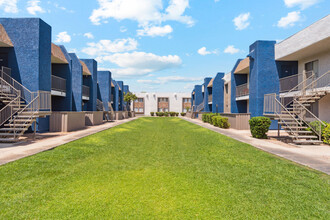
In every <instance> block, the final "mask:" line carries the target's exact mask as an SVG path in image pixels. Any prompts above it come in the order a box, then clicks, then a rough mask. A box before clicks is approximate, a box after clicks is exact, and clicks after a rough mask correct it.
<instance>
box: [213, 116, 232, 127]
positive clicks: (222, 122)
mask: <svg viewBox="0 0 330 220" xmlns="http://www.w3.org/2000/svg"><path fill="white" fill-rule="evenodd" d="M212 124H213V125H214V126H216V127H219V128H226V129H227V128H229V127H230V123H229V122H228V118H226V117H222V116H213V117H212Z"/></svg>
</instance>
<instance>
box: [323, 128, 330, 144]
mask: <svg viewBox="0 0 330 220" xmlns="http://www.w3.org/2000/svg"><path fill="white" fill-rule="evenodd" d="M322 139H323V142H324V143H325V144H330V123H329V124H327V126H326V127H325V128H324V129H323V132H322Z"/></svg>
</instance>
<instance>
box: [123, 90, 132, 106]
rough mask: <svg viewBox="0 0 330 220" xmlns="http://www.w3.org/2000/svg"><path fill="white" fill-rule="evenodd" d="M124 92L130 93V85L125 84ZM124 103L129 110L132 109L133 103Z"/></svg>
mask: <svg viewBox="0 0 330 220" xmlns="http://www.w3.org/2000/svg"><path fill="white" fill-rule="evenodd" d="M124 93H125V94H127V93H129V86H128V85H124ZM124 98H125V95H124ZM124 105H125V107H126V109H127V111H130V110H131V109H130V105H131V103H127V102H124Z"/></svg>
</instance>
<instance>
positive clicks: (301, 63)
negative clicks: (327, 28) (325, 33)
mask: <svg viewBox="0 0 330 220" xmlns="http://www.w3.org/2000/svg"><path fill="white" fill-rule="evenodd" d="M314 60H318V61H319V74H318V75H319V76H321V75H323V74H324V73H326V72H328V71H329V70H330V51H328V52H325V53H320V54H316V55H313V56H308V57H305V58H303V59H300V60H298V73H303V71H304V69H305V63H308V62H311V61H314Z"/></svg>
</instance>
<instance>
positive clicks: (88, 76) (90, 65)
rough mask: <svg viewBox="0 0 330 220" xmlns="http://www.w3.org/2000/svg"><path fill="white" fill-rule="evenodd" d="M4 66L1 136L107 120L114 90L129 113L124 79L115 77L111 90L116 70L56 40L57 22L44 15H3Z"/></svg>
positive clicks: (0, 44)
mask: <svg viewBox="0 0 330 220" xmlns="http://www.w3.org/2000/svg"><path fill="white" fill-rule="evenodd" d="M0 70H1V74H0V76H1V77H0V92H1V93H0V104H1V107H0V119H1V120H0V126H1V128H0V141H5V142H7V141H16V140H17V139H18V138H19V137H20V136H21V135H22V134H23V133H24V132H25V131H27V130H34V131H37V132H44V131H70V130H76V129H80V128H84V127H85V126H89V125H96V124H99V123H102V121H103V119H104V111H105V112H109V111H112V109H111V108H110V109H109V106H111V105H109V103H111V102H113V101H112V100H111V97H113V96H112V94H114V96H115V97H116V98H117V99H116V101H115V102H113V103H114V106H115V107H116V111H117V114H118V115H121V116H122V117H125V115H127V113H124V112H123V111H124V109H127V108H126V106H125V103H124V102H123V98H124V93H123V92H122V91H123V90H124V87H125V85H124V83H123V82H122V81H119V82H115V81H114V82H115V84H116V85H117V90H116V91H117V93H111V92H112V91H113V90H112V84H111V85H110V83H111V82H112V78H111V72H110V71H100V72H98V71H97V62H96V61H95V60H94V59H81V58H79V57H78V56H77V55H76V54H75V53H68V52H67V50H66V48H65V47H64V46H62V45H56V44H54V43H52V39H51V26H50V25H48V24H47V23H46V22H44V21H43V20H41V19H39V18H0ZM98 77H100V79H101V80H98ZM127 89H128V87H127ZM111 107H112V106H111ZM121 116H118V118H119V119H120V118H122V117H121Z"/></svg>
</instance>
